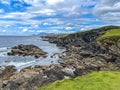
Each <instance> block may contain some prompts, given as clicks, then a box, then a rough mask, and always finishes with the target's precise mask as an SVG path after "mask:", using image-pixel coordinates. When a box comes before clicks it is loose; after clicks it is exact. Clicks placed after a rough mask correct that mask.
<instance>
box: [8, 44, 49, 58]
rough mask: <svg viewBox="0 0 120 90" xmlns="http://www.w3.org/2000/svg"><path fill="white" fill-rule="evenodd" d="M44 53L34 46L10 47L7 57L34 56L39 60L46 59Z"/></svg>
mask: <svg viewBox="0 0 120 90" xmlns="http://www.w3.org/2000/svg"><path fill="white" fill-rule="evenodd" d="M46 54H47V53H46V52H44V51H43V50H42V49H40V48H39V47H37V46H35V45H32V44H30V45H23V44H20V45H18V46H15V47H12V49H11V52H8V55H20V56H29V55H30V56H34V57H35V58H39V57H40V56H42V57H46Z"/></svg>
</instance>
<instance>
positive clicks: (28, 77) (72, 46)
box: [0, 26, 120, 90]
mask: <svg viewBox="0 0 120 90" xmlns="http://www.w3.org/2000/svg"><path fill="white" fill-rule="evenodd" d="M117 28H120V27H116V26H107V27H102V28H99V29H93V30H90V31H86V32H82V33H74V34H69V35H66V36H46V37H42V38H44V40H48V41H49V42H51V43H56V44H57V45H58V46H62V47H65V48H66V52H65V53H66V55H61V56H59V57H60V59H59V64H53V65H50V66H35V67H32V66H31V67H27V68H24V69H22V70H21V71H20V72H16V69H15V67H14V66H8V67H6V68H5V69H4V70H0V88H1V90H36V89H37V88H38V87H41V86H43V85H46V84H49V83H51V82H54V81H56V80H61V79H64V78H74V77H77V76H81V75H85V74H87V73H90V72H92V71H104V70H105V71H116V70H117V71H119V70H120V53H119V51H120V46H119V45H120V42H119V41H120V38H119V39H118V41H117V44H114V45H113V44H111V45H110V44H109V45H108V43H106V42H101V40H99V39H98V38H99V37H100V36H101V35H103V34H104V33H105V32H106V31H108V30H111V29H117ZM103 43H104V44H103ZM8 72H9V73H8Z"/></svg>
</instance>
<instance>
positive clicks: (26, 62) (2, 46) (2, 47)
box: [0, 36, 64, 70]
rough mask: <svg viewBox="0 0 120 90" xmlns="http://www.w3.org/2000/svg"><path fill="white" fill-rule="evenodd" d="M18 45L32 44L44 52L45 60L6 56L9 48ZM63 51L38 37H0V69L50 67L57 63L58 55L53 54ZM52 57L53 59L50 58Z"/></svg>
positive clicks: (31, 57)
mask: <svg viewBox="0 0 120 90" xmlns="http://www.w3.org/2000/svg"><path fill="white" fill-rule="evenodd" d="M19 44H34V45H37V46H38V47H40V48H41V49H43V51H46V52H47V53H48V54H47V57H46V58H42V57H40V58H38V59H35V58H34V57H33V56H26V57H22V56H8V55H7V52H9V51H10V48H11V47H13V46H15V45H19ZM63 51H64V49H62V48H59V47H57V46H56V45H55V44H51V43H49V42H48V41H42V39H41V38H40V37H11V36H9V37H8V36H7V37H4V36H3V37H2V36H1V37H0V67H1V68H3V67H6V66H9V65H14V66H16V68H17V69H19V70H20V69H22V68H24V67H27V66H34V65H50V64H53V63H58V59H59V57H58V55H57V54H56V55H54V54H55V53H62V52H63ZM52 55H54V57H51V56H52Z"/></svg>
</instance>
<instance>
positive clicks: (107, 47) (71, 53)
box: [48, 26, 120, 75]
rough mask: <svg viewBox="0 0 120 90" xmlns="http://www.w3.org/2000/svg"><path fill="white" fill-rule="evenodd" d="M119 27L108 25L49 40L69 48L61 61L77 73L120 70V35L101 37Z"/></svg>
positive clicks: (49, 38)
mask: <svg viewBox="0 0 120 90" xmlns="http://www.w3.org/2000/svg"><path fill="white" fill-rule="evenodd" d="M119 28H120V27H118V26H106V27H102V28H98V29H93V30H89V31H85V32H78V33H74V34H69V35H64V36H62V35H60V36H55V37H48V40H49V41H50V42H52V43H56V44H57V45H58V46H63V47H66V48H67V55H66V56H63V57H62V59H61V60H60V63H62V65H64V66H68V67H74V68H76V70H75V74H76V75H83V74H85V73H87V72H90V71H95V70H116V69H117V70H118V69H120V37H117V39H116V37H114V36H112V37H110V38H104V39H99V38H100V37H102V36H103V35H104V34H105V33H107V32H108V31H110V30H113V29H119ZM118 31H120V30H118ZM115 40H116V41H115Z"/></svg>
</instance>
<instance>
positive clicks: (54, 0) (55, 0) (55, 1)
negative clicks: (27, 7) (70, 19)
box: [47, 0, 64, 5]
mask: <svg viewBox="0 0 120 90" xmlns="http://www.w3.org/2000/svg"><path fill="white" fill-rule="evenodd" d="M63 2H64V0H47V4H49V5H56V4H59V3H63Z"/></svg>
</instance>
